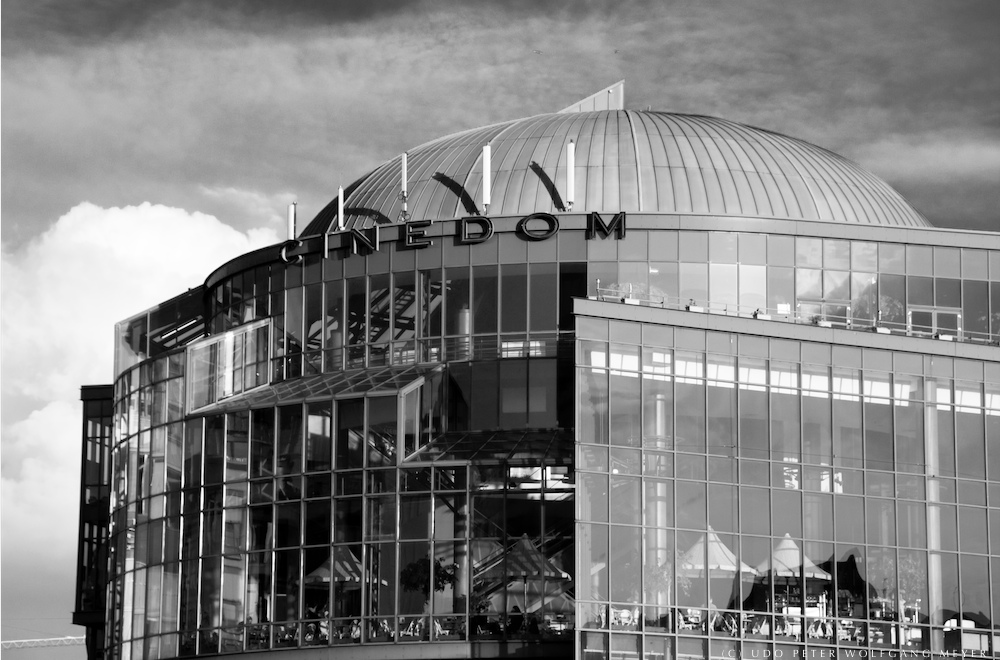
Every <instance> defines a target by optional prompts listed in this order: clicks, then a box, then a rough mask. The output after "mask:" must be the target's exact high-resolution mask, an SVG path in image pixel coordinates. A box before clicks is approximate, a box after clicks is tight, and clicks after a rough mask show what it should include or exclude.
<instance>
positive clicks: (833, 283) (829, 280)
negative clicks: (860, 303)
mask: <svg viewBox="0 0 1000 660" xmlns="http://www.w3.org/2000/svg"><path fill="white" fill-rule="evenodd" d="M850 275H851V274H850V273H848V272H846V271H839V270H828V271H824V272H823V299H824V300H850V299H851V281H850Z"/></svg>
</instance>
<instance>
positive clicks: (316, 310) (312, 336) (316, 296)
mask: <svg viewBox="0 0 1000 660" xmlns="http://www.w3.org/2000/svg"><path fill="white" fill-rule="evenodd" d="M324 326H325V324H324V322H323V285H321V284H311V285H309V286H307V287H305V320H304V323H303V327H304V328H305V347H306V350H307V351H310V352H315V351H319V350H321V349H322V348H323V334H324V329H325V328H324Z"/></svg>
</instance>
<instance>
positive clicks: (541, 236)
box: [517, 213, 559, 241]
mask: <svg viewBox="0 0 1000 660" xmlns="http://www.w3.org/2000/svg"><path fill="white" fill-rule="evenodd" d="M532 220H543V221H545V223H546V224H548V228H547V229H545V230H544V231H538V230H536V229H530V228H529V227H528V223H529V222H531V221H532ZM558 232H559V219H558V218H557V217H556V216H554V215H552V214H551V213H532V214H531V215H528V216H525V217H523V218H521V220H520V222H518V223H517V233H518V234H520V235H521V237H522V238H524V239H526V240H529V241H544V240H545V239H546V238H552V237H553V236H555V235H556V234H557V233H558Z"/></svg>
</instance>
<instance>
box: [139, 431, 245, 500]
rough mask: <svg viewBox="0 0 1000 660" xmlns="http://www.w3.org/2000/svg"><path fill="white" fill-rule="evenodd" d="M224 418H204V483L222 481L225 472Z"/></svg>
mask: <svg viewBox="0 0 1000 660" xmlns="http://www.w3.org/2000/svg"><path fill="white" fill-rule="evenodd" d="M225 420H226V418H225V415H212V416H211V417H207V418H205V485H212V484H220V483H222V479H223V476H224V474H225V461H226V448H225V442H226V434H225V427H226V421H225ZM137 483H140V484H141V483H142V481H141V480H137Z"/></svg>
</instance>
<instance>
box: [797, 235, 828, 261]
mask: <svg viewBox="0 0 1000 660" xmlns="http://www.w3.org/2000/svg"><path fill="white" fill-rule="evenodd" d="M795 265H796V266H805V267H807V268H822V267H823V239H821V238H806V237H804V236H798V237H796V239H795Z"/></svg>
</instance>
